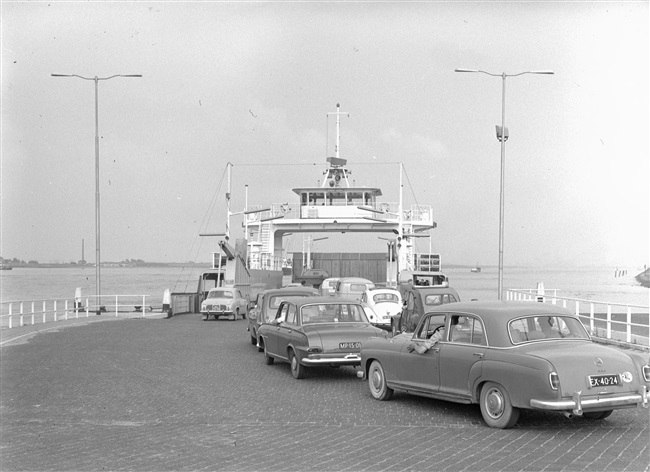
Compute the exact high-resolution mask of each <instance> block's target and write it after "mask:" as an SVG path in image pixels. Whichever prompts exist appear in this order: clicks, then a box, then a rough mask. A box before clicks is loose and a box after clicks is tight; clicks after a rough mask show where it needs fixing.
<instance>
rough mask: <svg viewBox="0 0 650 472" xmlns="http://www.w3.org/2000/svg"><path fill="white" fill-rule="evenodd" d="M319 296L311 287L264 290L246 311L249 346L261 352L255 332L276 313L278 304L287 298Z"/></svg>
mask: <svg viewBox="0 0 650 472" xmlns="http://www.w3.org/2000/svg"><path fill="white" fill-rule="evenodd" d="M317 295H319V292H318V290H317V289H315V288H312V287H284V288H274V289H269V290H264V291H262V292H260V293H258V294H257V299H256V300H255V302H253V303H251V307H250V309H249V311H248V328H247V329H248V331H249V333H250V335H251V344H252V345H253V346H257V348H258V349H259V350H260V351H262V347H261V346H260V345H259V344H258V342H257V332H258V330H259V329H260V325H261V324H262V323H268V322H269V321H271V320H272V319H273V318H275V314H276V313H277V311H278V307H279V306H280V302H281V301H282V300H284V299H285V298H287V297H315V296H317Z"/></svg>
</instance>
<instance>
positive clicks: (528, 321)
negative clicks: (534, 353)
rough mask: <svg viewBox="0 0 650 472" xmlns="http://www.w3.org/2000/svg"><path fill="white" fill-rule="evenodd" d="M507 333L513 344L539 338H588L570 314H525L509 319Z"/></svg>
mask: <svg viewBox="0 0 650 472" xmlns="http://www.w3.org/2000/svg"><path fill="white" fill-rule="evenodd" d="M508 333H509V334H510V339H511V340H512V343H513V344H519V343H524V342H528V341H537V340H541V339H589V335H588V334H587V331H586V330H585V327H584V325H583V324H582V323H581V322H580V320H578V319H576V318H573V317H570V316H558V315H543V316H527V317H525V318H518V319H516V320H512V321H510V323H509V324H508Z"/></svg>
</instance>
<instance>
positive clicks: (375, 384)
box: [370, 369, 382, 391]
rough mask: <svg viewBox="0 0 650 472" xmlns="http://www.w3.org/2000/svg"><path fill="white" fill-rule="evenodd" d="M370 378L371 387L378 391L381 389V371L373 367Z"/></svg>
mask: <svg viewBox="0 0 650 472" xmlns="http://www.w3.org/2000/svg"><path fill="white" fill-rule="evenodd" d="M370 378H371V379H372V388H373V389H374V390H376V391H379V390H380V389H381V383H382V381H381V373H380V372H379V369H374V370H373V371H372V375H371V377H370Z"/></svg>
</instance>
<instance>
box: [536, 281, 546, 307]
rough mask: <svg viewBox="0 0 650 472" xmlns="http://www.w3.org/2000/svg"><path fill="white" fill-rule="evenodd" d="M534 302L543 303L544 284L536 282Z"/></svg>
mask: <svg viewBox="0 0 650 472" xmlns="http://www.w3.org/2000/svg"><path fill="white" fill-rule="evenodd" d="M535 301H537V302H540V303H544V282H537V296H536V297H535Z"/></svg>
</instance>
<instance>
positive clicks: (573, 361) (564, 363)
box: [527, 340, 643, 395]
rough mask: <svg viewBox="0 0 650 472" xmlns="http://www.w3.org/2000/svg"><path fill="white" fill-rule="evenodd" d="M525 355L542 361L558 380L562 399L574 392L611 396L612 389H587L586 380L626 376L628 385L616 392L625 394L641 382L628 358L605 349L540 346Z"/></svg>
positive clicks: (586, 344) (569, 343) (560, 343)
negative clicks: (627, 375)
mask: <svg viewBox="0 0 650 472" xmlns="http://www.w3.org/2000/svg"><path fill="white" fill-rule="evenodd" d="M527 353H528V354H529V355H532V356H537V357H539V358H542V359H546V360H547V361H549V362H550V363H551V364H552V365H553V369H554V370H555V372H557V373H558V375H559V377H560V386H561V388H562V392H563V395H571V394H572V393H573V392H575V391H577V390H583V391H585V393H588V394H590V395H591V394H597V393H608V392H609V393H611V392H612V388H611V387H609V388H607V387H601V388H593V389H590V388H589V384H588V380H587V376H589V375H607V374H623V373H624V372H629V373H631V374H632V376H633V381H632V382H625V383H624V384H623V386H621V387H619V388H617V391H621V389H622V390H628V389H630V388H634V387H635V386H638V385H639V382H643V379H640V378H639V375H640V372H638V368H637V367H636V365H635V363H634V361H633V360H632V358H631V357H630V356H629V355H628V354H626V353H625V352H623V351H621V350H619V349H614V348H611V347H608V346H602V345H599V344H595V343H591V342H585V341H575V342H573V341H567V340H563V341H558V342H548V343H547V342H544V343H539V345H536V346H530V347H529V348H528V350H527Z"/></svg>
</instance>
